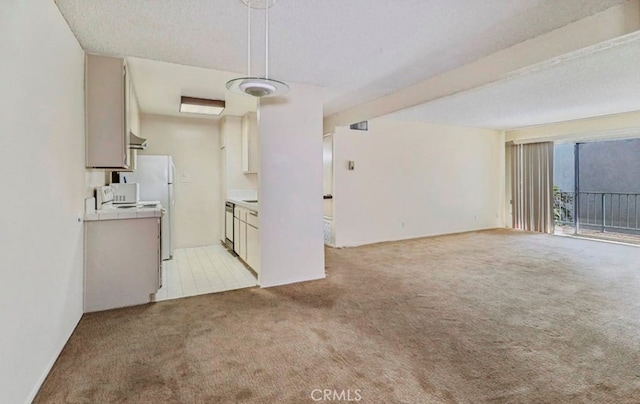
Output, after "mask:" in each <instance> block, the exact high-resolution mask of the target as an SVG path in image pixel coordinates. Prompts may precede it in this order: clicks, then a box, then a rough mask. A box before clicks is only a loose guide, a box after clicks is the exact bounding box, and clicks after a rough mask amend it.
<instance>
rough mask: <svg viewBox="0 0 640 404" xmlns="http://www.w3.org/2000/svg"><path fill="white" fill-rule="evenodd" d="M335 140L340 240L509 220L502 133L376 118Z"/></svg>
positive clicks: (368, 240)
mask: <svg viewBox="0 0 640 404" xmlns="http://www.w3.org/2000/svg"><path fill="white" fill-rule="evenodd" d="M333 140H334V162H335V168H334V177H335V184H334V226H335V237H336V238H335V242H336V245H337V246H354V245H361V244H368V243H375V242H380V241H388V240H400V239H408V238H414V237H421V236H429V235H436V234H446V233H455V232H462V231H469V230H477V229H487V228H495V227H500V226H503V208H502V206H503V200H504V199H503V198H504V196H503V193H504V185H503V184H504V166H503V164H504V137H503V135H502V134H501V133H499V132H497V131H491V130H485V129H473V128H463V127H453V126H442V125H430V124H426V123H416V122H401V121H389V120H372V121H369V130H368V131H366V132H365V131H352V130H349V129H348V128H336V131H335V134H334V139H333ZM349 160H353V161H355V170H353V171H349V170H348V169H347V164H348V161H349Z"/></svg>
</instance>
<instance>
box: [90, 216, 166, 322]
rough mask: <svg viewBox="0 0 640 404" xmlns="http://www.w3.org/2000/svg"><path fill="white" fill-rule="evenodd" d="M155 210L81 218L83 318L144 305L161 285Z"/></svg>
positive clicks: (158, 237)
mask: <svg viewBox="0 0 640 404" xmlns="http://www.w3.org/2000/svg"><path fill="white" fill-rule="evenodd" d="M161 217H162V209H160V208H132V209H109V210H106V209H105V210H97V211H92V212H90V213H87V214H85V276H84V284H85V287H84V312H85V313H88V312H93V311H101V310H108V309H114V308H118V307H126V306H133V305H138V304H145V303H149V302H150V301H151V298H152V295H153V294H154V293H156V292H157V290H158V289H159V288H160V285H161V281H162V280H161V274H162V270H161V269H162V259H161V233H160V229H161V227H160V219H161Z"/></svg>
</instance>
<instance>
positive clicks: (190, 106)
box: [180, 97, 225, 115]
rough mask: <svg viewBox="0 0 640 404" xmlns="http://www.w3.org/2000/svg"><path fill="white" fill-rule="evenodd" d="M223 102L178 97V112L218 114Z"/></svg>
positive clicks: (222, 109) (222, 107)
mask: <svg viewBox="0 0 640 404" xmlns="http://www.w3.org/2000/svg"><path fill="white" fill-rule="evenodd" d="M224 107H225V102H224V101H222V100H208V99H205V98H193V97H180V112H188V113H190V114H204V115H220V114H221V113H222V111H224Z"/></svg>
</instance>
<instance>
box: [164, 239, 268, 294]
mask: <svg viewBox="0 0 640 404" xmlns="http://www.w3.org/2000/svg"><path fill="white" fill-rule="evenodd" d="M257 284H258V281H257V280H256V278H255V277H254V276H253V274H252V273H251V272H250V271H249V270H248V269H247V268H245V267H244V265H242V263H241V262H240V261H239V260H238V258H236V257H233V256H232V255H231V254H230V253H229V252H228V251H227V250H226V249H225V248H224V247H223V246H222V245H212V246H206V247H194V248H180V249H177V250H175V251H174V256H173V259H172V260H170V261H164V263H163V265H162V288H161V289H160V290H158V293H156V299H155V300H156V301H161V300H170V299H178V298H181V297H188V296H195V295H204V294H208V293H216V292H224V291H227V290H234V289H243V288H249V287H252V286H256V285H257Z"/></svg>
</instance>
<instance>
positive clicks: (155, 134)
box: [140, 114, 224, 248]
mask: <svg viewBox="0 0 640 404" xmlns="http://www.w3.org/2000/svg"><path fill="white" fill-rule="evenodd" d="M140 125H141V127H140V133H141V136H142V137H144V138H146V139H147V145H148V147H147V149H146V150H144V151H141V152H140V155H144V154H153V155H171V156H173V162H174V164H175V165H176V178H175V185H174V188H175V194H176V195H175V196H176V206H175V211H174V225H175V235H174V237H175V238H174V240H175V247H176V248H184V247H196V246H204V245H212V244H218V243H220V238H221V237H222V236H221V234H220V228H221V224H220V211H222V210H223V209H224V205H223V204H222V199H221V195H220V181H221V176H220V148H219V139H218V137H219V131H218V122H217V121H214V120H210V119H198V118H179V117H170V116H160V115H147V114H144V115H142V116H141V120H140Z"/></svg>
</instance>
